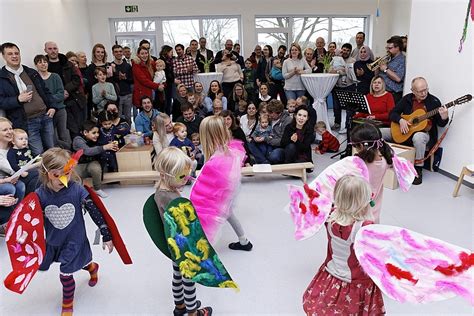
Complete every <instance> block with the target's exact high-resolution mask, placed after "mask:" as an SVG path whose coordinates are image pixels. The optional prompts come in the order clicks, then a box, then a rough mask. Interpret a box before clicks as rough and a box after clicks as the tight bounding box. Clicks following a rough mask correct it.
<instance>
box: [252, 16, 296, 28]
mask: <svg viewBox="0 0 474 316" xmlns="http://www.w3.org/2000/svg"><path fill="white" fill-rule="evenodd" d="M289 20H290V18H288V17H281V18H278V17H276V18H270V17H269V18H256V19H255V25H256V27H257V28H286V27H288V24H289V23H288V21H289Z"/></svg>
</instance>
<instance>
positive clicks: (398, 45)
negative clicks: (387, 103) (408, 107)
mask: <svg viewBox="0 0 474 316" xmlns="http://www.w3.org/2000/svg"><path fill="white" fill-rule="evenodd" d="M402 47H403V41H402V39H401V37H400V36H392V37H391V38H389V39H388V41H387V46H386V49H387V54H390V57H391V58H390V61H389V62H388V63H384V62H382V63H381V64H380V67H379V75H380V77H382V78H383V80H384V82H385V85H386V86H387V91H388V92H390V93H391V94H392V95H393V98H394V99H395V104H397V103H398V101H400V100H401V98H402V96H403V83H404V80H405V55H403V54H402Z"/></svg>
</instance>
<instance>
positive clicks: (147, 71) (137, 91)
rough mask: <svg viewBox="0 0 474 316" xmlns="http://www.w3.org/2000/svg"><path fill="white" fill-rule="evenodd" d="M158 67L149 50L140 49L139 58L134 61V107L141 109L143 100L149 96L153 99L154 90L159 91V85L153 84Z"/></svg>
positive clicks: (138, 51)
mask: <svg viewBox="0 0 474 316" xmlns="http://www.w3.org/2000/svg"><path fill="white" fill-rule="evenodd" d="M155 71H156V66H155V62H154V61H153V59H151V57H150V53H149V52H148V49H146V48H145V47H139V48H138V50H137V57H136V58H135V59H134V60H133V64H132V73H133V84H134V86H133V105H135V107H137V108H138V109H140V108H141V101H140V100H141V98H142V97H143V96H147V97H149V98H150V99H152V98H153V90H156V89H158V86H159V84H158V83H155V82H153V76H154V75H155Z"/></svg>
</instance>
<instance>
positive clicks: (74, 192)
mask: <svg viewBox="0 0 474 316" xmlns="http://www.w3.org/2000/svg"><path fill="white" fill-rule="evenodd" d="M42 156H43V160H42V163H41V166H40V167H39V175H40V181H41V186H40V187H39V188H38V189H37V190H36V193H37V195H38V197H39V200H40V203H41V207H42V208H43V210H44V227H45V232H46V253H45V256H44V260H43V262H42V264H41V266H40V270H43V271H45V270H48V269H49V267H50V265H51V264H52V263H53V262H59V263H60V267H59V270H60V275H59V279H60V281H61V284H62V285H63V300H62V311H61V315H62V316H70V315H72V313H73V301H74V291H75V288H76V285H75V281H74V276H73V273H75V272H77V271H80V270H86V271H88V272H89V274H90V280H89V286H95V285H96V284H97V281H98V274H97V272H98V270H99V264H98V263H96V262H94V261H92V251H91V248H90V245H89V240H88V239H87V234H86V228H85V223H84V216H83V213H82V209H83V208H85V209H86V210H87V211H88V212H89V214H90V216H91V218H92V220H93V221H94V223H95V224H96V225H97V227H99V229H100V233H101V235H102V240H103V249H105V247H107V248H108V250H109V253H111V252H112V250H113V249H114V245H113V242H112V236H111V233H110V231H109V229H108V227H107V225H106V224H105V221H104V218H103V216H102V213H101V212H100V210H99V209H98V208H97V206H96V205H95V204H94V203H93V202H92V200H91V198H90V197H89V193H88V192H87V191H86V189H85V188H84V187H83V186H82V185H81V184H80V183H78V181H79V177H78V176H77V175H76V173H75V172H74V163H73V162H72V161H71V156H70V155H69V153H68V152H67V151H66V150H64V149H60V148H51V149H49V150H47V151H46V152H45V153H44V154H43V155H42Z"/></svg>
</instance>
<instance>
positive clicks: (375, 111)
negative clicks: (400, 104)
mask: <svg viewBox="0 0 474 316" xmlns="http://www.w3.org/2000/svg"><path fill="white" fill-rule="evenodd" d="M367 102H368V103H369V106H370V112H371V114H367V113H357V114H356V115H355V116H354V118H368V119H372V120H379V121H382V123H383V125H384V126H390V120H389V119H388V115H389V114H390V111H391V110H392V109H393V107H394V106H395V101H394V99H393V96H392V94H391V93H389V92H387V91H386V90H385V82H384V81H383V79H382V78H381V77H380V76H375V77H374V78H373V79H372V82H371V83H370V93H369V94H367Z"/></svg>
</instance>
